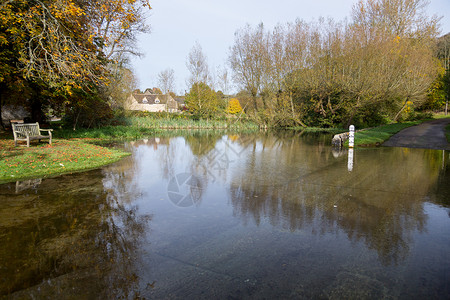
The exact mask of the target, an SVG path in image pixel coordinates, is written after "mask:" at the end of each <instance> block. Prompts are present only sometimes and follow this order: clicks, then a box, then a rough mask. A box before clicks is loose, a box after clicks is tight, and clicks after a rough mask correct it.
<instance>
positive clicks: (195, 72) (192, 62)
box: [186, 42, 209, 87]
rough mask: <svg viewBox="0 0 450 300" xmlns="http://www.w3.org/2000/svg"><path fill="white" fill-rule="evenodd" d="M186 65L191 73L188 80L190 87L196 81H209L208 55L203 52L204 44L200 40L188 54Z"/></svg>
mask: <svg viewBox="0 0 450 300" xmlns="http://www.w3.org/2000/svg"><path fill="white" fill-rule="evenodd" d="M186 67H187V68H188V70H189V72H190V73H191V75H190V76H189V78H188V80H187V84H188V86H189V87H191V86H192V85H194V84H195V83H200V82H203V83H207V81H208V77H209V70H208V62H207V58H206V55H205V54H203V50H202V46H200V44H199V43H198V42H196V43H195V45H194V46H193V47H192V49H191V51H190V52H189V54H188V57H187V61H186Z"/></svg>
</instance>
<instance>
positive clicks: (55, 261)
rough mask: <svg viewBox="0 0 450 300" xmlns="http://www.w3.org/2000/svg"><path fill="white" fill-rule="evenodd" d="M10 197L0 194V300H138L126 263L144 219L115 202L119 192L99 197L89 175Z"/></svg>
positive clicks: (97, 180)
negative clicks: (4, 299) (2, 298)
mask: <svg viewBox="0 0 450 300" xmlns="http://www.w3.org/2000/svg"><path fill="white" fill-rule="evenodd" d="M109 180H117V181H120V179H118V178H115V177H114V176H111V177H110V179H109ZM10 185H11V186H12V184H10ZM11 189H12V188H11ZM11 189H9V188H7V189H4V190H3V189H2V192H0V201H1V202H2V203H4V204H5V203H8V205H2V207H1V208H0V265H1V266H2V267H1V268H0V278H1V280H0V295H9V296H8V297H10V298H19V299H21V298H55V297H56V298H105V299H108V298H109V299H110V298H128V297H133V296H138V293H137V280H138V278H137V276H136V274H135V271H134V269H135V263H134V261H135V259H136V249H137V247H138V245H139V241H140V239H141V237H142V234H143V232H144V231H145V229H146V226H147V222H148V217H140V216H138V215H137V214H136V207H130V206H129V205H128V204H127V202H126V201H125V202H123V201H122V199H121V197H122V195H123V192H122V191H120V187H119V186H118V190H116V191H115V190H113V189H109V191H107V192H105V190H104V188H103V182H102V174H101V172H100V171H99V170H95V171H91V172H85V173H79V174H74V175H67V176H62V177H58V178H50V179H45V180H43V181H42V183H41V185H40V186H39V187H38V188H37V189H36V190H35V191H34V193H33V195H27V194H26V193H18V194H15V193H14V194H11V192H10V190H11ZM8 206H9V207H8ZM11 208H13V209H11Z"/></svg>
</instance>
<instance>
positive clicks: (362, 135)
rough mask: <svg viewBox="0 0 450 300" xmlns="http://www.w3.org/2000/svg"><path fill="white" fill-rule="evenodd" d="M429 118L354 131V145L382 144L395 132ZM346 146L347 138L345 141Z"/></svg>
mask: <svg viewBox="0 0 450 300" xmlns="http://www.w3.org/2000/svg"><path fill="white" fill-rule="evenodd" d="M425 121H429V120H419V121H409V122H403V123H394V124H388V125H382V126H378V127H374V128H368V129H363V130H361V131H357V132H355V146H356V147H370V146H376V145H380V144H382V143H383V142H384V141H386V140H388V139H389V138H390V137H391V136H393V135H394V134H396V133H397V132H399V131H401V130H403V129H405V128H408V127H411V126H415V125H418V124H420V123H423V122H425ZM345 146H348V140H347V141H346V142H345Z"/></svg>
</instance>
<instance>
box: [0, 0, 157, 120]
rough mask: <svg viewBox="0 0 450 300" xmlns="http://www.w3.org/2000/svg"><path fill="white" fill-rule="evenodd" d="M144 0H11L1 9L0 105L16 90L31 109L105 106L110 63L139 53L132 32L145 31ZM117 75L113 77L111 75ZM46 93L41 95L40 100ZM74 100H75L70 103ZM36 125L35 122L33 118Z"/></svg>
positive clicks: (12, 100) (112, 68) (145, 4)
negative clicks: (24, 92) (26, 93)
mask: <svg viewBox="0 0 450 300" xmlns="http://www.w3.org/2000/svg"><path fill="white" fill-rule="evenodd" d="M148 8H150V5H149V3H148V1H147V0H93V1H87V0H85V1H73V0H52V1H50V0H31V1H30V0H15V1H6V2H4V3H3V4H1V5H0V62H1V63H2V64H1V67H0V107H1V105H2V103H5V102H14V99H10V98H9V97H8V95H9V94H11V91H13V90H16V89H17V88H19V87H22V88H23V87H25V88H27V89H31V90H32V93H31V94H32V95H33V96H32V98H33V99H32V102H33V101H36V102H41V100H42V99H43V98H45V99H49V100H48V101H46V103H40V104H41V105H39V103H38V104H37V105H34V106H32V107H31V108H32V109H35V110H36V109H37V110H42V106H43V105H44V106H53V105H56V104H57V106H58V105H59V106H61V105H62V106H64V107H66V108H67V111H68V112H69V113H70V112H72V113H73V112H74V111H78V112H77V113H76V114H77V117H76V119H77V120H79V117H80V115H81V114H82V112H81V111H82V110H86V109H94V107H88V106H89V105H88V104H89V103H84V102H83V99H88V98H89V99H93V98H96V99H97V100H98V101H100V102H105V101H106V99H105V97H104V96H103V94H107V93H105V91H107V89H108V85H109V83H110V82H111V79H112V77H114V76H115V75H116V74H114V71H115V70H117V68H115V67H114V66H115V65H118V64H119V65H121V64H123V62H124V61H125V59H126V57H127V55H129V54H132V55H137V54H139V53H138V51H137V50H136V47H135V39H136V34H138V33H140V32H147V31H148V28H147V27H146V25H145V22H144V21H145V9H148ZM116 77H117V76H116ZM43 93H45V97H43ZM74 99H76V100H74ZM95 102H97V101H94V106H95ZM37 121H40V120H37Z"/></svg>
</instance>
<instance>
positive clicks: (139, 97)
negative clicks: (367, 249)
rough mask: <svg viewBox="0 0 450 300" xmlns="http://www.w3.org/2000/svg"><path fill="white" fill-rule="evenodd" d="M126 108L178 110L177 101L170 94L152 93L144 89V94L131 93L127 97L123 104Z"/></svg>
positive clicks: (158, 110) (172, 111)
mask: <svg viewBox="0 0 450 300" xmlns="http://www.w3.org/2000/svg"><path fill="white" fill-rule="evenodd" d="M125 108H126V109H128V110H140V111H149V112H163V111H166V112H170V113H174V112H178V102H177V101H175V100H174V99H173V98H172V96H170V95H159V94H153V93H151V92H150V91H146V92H145V93H144V94H137V93H133V94H131V95H130V96H129V97H128V101H127V104H126V106H125Z"/></svg>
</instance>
